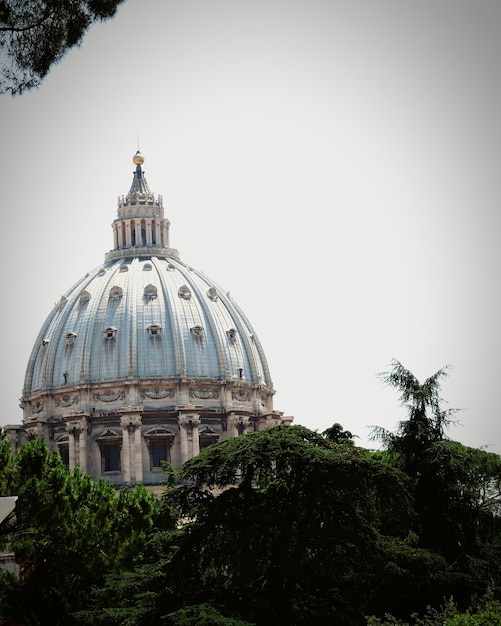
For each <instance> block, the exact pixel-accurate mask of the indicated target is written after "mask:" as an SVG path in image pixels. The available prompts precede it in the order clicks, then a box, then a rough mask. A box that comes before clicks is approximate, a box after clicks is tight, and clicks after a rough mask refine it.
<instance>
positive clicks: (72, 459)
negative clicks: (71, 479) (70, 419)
mask: <svg viewBox="0 0 501 626" xmlns="http://www.w3.org/2000/svg"><path fill="white" fill-rule="evenodd" d="M66 430H67V431H68V452H69V467H70V470H74V469H75V463H76V452H75V430H74V429H73V428H72V427H71V423H67V424H66Z"/></svg>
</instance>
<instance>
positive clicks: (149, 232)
mask: <svg viewBox="0 0 501 626" xmlns="http://www.w3.org/2000/svg"><path fill="white" fill-rule="evenodd" d="M133 161H134V164H135V165H136V170H135V173H134V177H133V180H132V185H131V188H130V190H129V193H128V194H127V195H126V196H125V197H123V196H122V197H120V198H119V200H118V211H117V217H116V219H115V220H114V222H113V224H112V228H113V243H114V247H113V249H112V250H111V251H110V252H108V253H107V254H106V255H105V259H104V263H103V264H102V265H100V266H99V267H97V268H96V269H95V270H93V271H92V272H90V273H88V274H87V275H86V276H84V277H83V278H81V279H80V280H79V281H78V282H77V283H76V284H75V285H73V287H71V288H70V289H69V290H68V291H67V292H66V293H65V295H64V296H62V297H61V299H60V301H59V302H58V303H57V305H56V306H55V307H54V309H53V310H52V312H51V313H50V315H49V316H48V318H47V319H46V321H45V323H44V324H43V326H42V329H41V330H40V333H39V335H38V338H37V340H36V343H35V345H34V347H33V350H32V352H31V356H30V359H29V362H28V366H27V369H26V376H25V382H24V388H23V393H22V398H21V407H22V409H23V424H22V425H12V426H7V427H6V431H7V433H8V436H9V439H10V441H11V442H12V443H13V444H14V446H15V447H17V446H19V445H21V444H22V443H23V442H25V441H27V440H29V439H31V438H34V437H43V438H44V439H45V440H46V442H47V444H48V446H49V448H50V449H51V450H56V451H58V452H59V454H60V455H61V457H62V458H63V459H64V460H65V462H66V463H67V464H68V465H69V467H70V468H75V467H78V468H80V469H81V470H82V471H83V472H85V473H88V474H90V475H92V477H93V478H94V479H96V480H97V479H98V478H100V477H104V478H106V479H108V480H110V481H111V482H112V483H114V484H116V485H122V484H125V485H133V484H135V483H144V484H147V485H148V484H149V485H154V484H157V483H160V482H161V481H162V480H163V479H164V475H163V473H162V471H161V469H160V466H161V461H163V460H165V461H168V462H170V463H171V464H172V465H173V466H174V467H179V466H180V465H181V464H182V463H183V462H185V461H186V460H188V459H190V458H192V457H193V456H195V455H196V454H198V453H199V451H200V449H201V448H203V447H205V446H208V445H210V444H211V443H214V442H217V441H222V440H225V439H228V438H229V437H236V436H238V435H240V434H242V433H246V432H250V431H254V430H262V429H266V428H270V427H272V426H275V425H277V424H280V423H289V422H290V421H291V420H292V418H290V417H284V416H283V414H282V413H280V412H278V411H275V410H274V409H273V395H274V393H275V391H274V389H273V384H272V380H271V377H270V372H269V369H268V364H267V362H266V357H265V354H264V351H263V348H262V346H261V344H260V342H259V339H258V337H257V335H256V333H255V332H254V330H253V328H252V326H251V324H250V322H249V320H248V319H247V318H246V317H245V315H244V313H243V312H242V311H241V309H240V308H239V307H238V305H237V304H236V303H235V302H234V301H233V300H232V299H231V298H230V296H229V294H228V293H225V292H224V291H223V290H222V289H221V288H220V287H219V286H218V285H217V284H216V283H215V282H214V281H213V280H211V279H210V278H208V277H207V276H205V275H204V274H203V273H201V272H199V271H197V270H196V269H194V268H193V267H191V266H190V265H188V264H186V263H184V262H183V261H181V259H180V256H179V252H178V251H177V250H175V249H174V248H171V247H170V242H169V226H170V222H169V220H168V219H167V218H166V217H165V216H164V208H163V204H162V197H161V196H155V195H154V194H153V193H152V192H151V191H150V188H149V186H148V183H147V182H146V179H145V177H144V173H143V170H142V165H143V161H144V159H143V156H142V155H141V154H140V153H139V152H137V153H136V155H135V156H134V159H133Z"/></svg>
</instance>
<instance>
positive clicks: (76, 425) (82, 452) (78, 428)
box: [66, 418, 87, 473]
mask: <svg viewBox="0 0 501 626" xmlns="http://www.w3.org/2000/svg"><path fill="white" fill-rule="evenodd" d="M66 430H67V432H68V452H69V467H70V470H73V469H75V468H76V467H78V468H79V469H80V470H81V471H82V472H84V473H87V419H86V418H82V419H79V420H70V421H67V422H66Z"/></svg>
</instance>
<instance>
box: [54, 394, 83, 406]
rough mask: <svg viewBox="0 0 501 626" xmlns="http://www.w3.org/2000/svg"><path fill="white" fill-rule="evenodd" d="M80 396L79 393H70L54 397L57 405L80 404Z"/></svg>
mask: <svg viewBox="0 0 501 626" xmlns="http://www.w3.org/2000/svg"><path fill="white" fill-rule="evenodd" d="M78 401H79V397H78V395H74V396H70V394H67V393H66V394H64V396H57V397H56V398H55V399H54V402H55V403H56V406H64V407H67V406H72V405H73V404H78Z"/></svg>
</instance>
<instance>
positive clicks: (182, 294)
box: [177, 285, 191, 300]
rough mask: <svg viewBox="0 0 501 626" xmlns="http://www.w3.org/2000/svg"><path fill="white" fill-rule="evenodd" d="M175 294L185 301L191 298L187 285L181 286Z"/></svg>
mask: <svg viewBox="0 0 501 626" xmlns="http://www.w3.org/2000/svg"><path fill="white" fill-rule="evenodd" d="M177 293H178V294H179V297H180V298H184V299H185V300H189V299H190V298H191V291H190V289H189V287H188V286H187V285H183V286H182V287H179V290H178V292H177Z"/></svg>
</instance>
